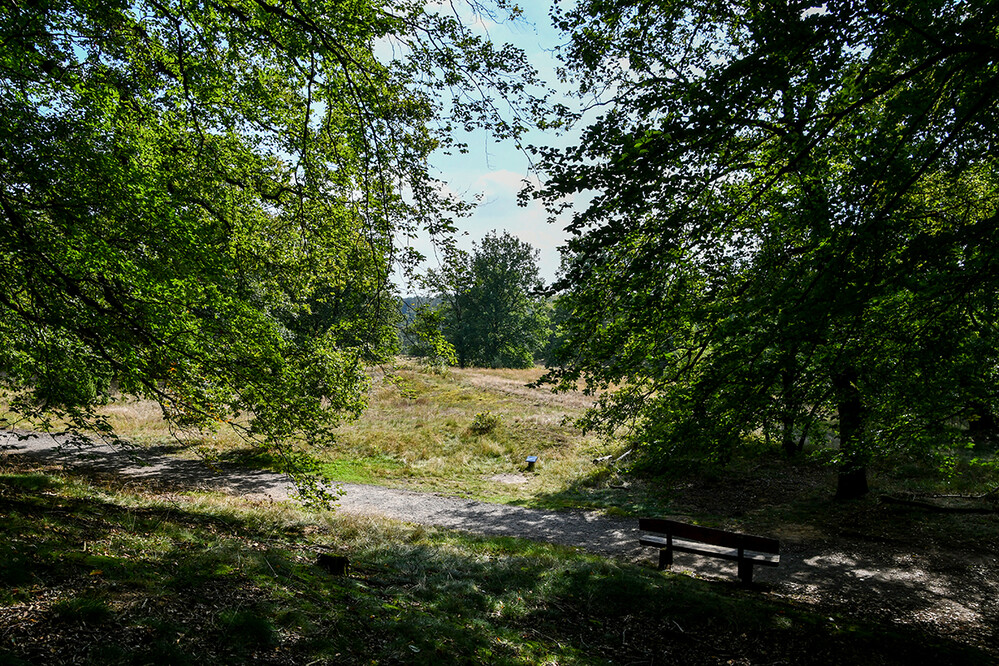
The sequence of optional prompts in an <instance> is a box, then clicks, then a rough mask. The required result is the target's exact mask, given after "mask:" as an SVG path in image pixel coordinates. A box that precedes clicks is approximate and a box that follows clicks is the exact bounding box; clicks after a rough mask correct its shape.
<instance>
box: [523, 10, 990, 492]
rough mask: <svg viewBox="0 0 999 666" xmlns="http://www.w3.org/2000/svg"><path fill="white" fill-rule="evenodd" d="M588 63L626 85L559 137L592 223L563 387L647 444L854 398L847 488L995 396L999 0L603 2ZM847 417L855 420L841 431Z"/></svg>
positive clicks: (591, 16)
mask: <svg viewBox="0 0 999 666" xmlns="http://www.w3.org/2000/svg"><path fill="white" fill-rule="evenodd" d="M557 20H558V22H559V24H560V26H561V27H562V28H563V29H564V30H567V31H568V32H569V33H570V36H571V41H570V43H569V46H568V48H567V50H566V51H565V54H564V56H565V62H566V65H567V71H568V72H569V73H571V74H572V75H573V76H575V77H576V80H577V81H578V82H579V86H580V92H581V94H583V95H589V94H593V95H596V96H597V98H598V100H599V102H600V103H601V104H606V105H607V106H608V108H609V110H607V111H606V112H605V113H604V114H603V115H602V116H600V117H599V118H598V119H596V120H595V121H594V122H593V123H592V124H590V125H589V127H587V128H586V129H585V130H584V132H583V135H582V139H581V142H580V145H579V146H577V147H576V148H574V149H570V150H566V151H553V150H548V151H543V153H544V155H543V157H544V165H545V168H546V169H548V171H549V173H550V179H549V181H548V184H547V186H546V189H545V190H544V191H543V192H542V193H541V194H542V195H543V196H545V197H546V198H547V199H548V200H549V201H550V202H552V203H553V204H557V202H558V201H560V200H561V198H562V197H565V196H566V195H568V194H573V193H576V192H582V191H585V190H595V192H596V196H595V197H594V198H593V199H592V203H591V204H590V205H589V207H588V208H587V209H586V210H584V211H582V212H579V213H577V214H576V215H575V217H574V220H573V222H572V224H571V225H570V227H569V230H570V231H571V232H572V233H573V234H574V237H573V239H572V240H571V241H570V243H569V244H568V253H567V254H568V265H569V268H568V271H567V273H566V276H565V278H564V279H563V280H562V281H561V283H560V285H559V286H560V287H561V288H562V289H563V290H565V291H566V292H567V299H568V301H569V303H570V304H571V306H572V308H573V317H572V318H571V319H570V320H569V324H568V326H569V329H570V330H569V333H568V337H567V339H566V343H565V344H564V345H563V346H562V349H561V350H560V353H559V354H558V361H559V363H560V367H558V368H556V369H554V370H553V371H552V372H551V373H550V374H549V376H548V380H549V381H551V382H553V383H554V385H555V387H556V388H557V389H570V388H573V387H575V385H576V383H577V381H578V380H580V379H583V380H585V382H586V386H587V388H588V390H590V391H592V392H596V391H603V393H602V395H601V396H600V399H599V401H598V406H597V408H596V409H595V410H594V411H592V412H591V413H590V414H589V416H588V425H589V426H591V427H607V428H615V427H618V426H620V425H624V424H632V425H634V426H635V431H634V432H635V437H636V439H637V440H638V441H639V442H640V443H641V444H642V446H643V447H644V450H645V452H646V454H647V456H646V457H647V460H649V461H651V463H652V464H659V465H663V464H666V462H667V461H668V459H669V458H670V456H671V455H672V454H675V453H677V452H679V451H681V450H684V449H687V450H694V451H697V452H698V453H699V454H701V455H707V456H709V457H712V458H714V459H716V460H724V459H726V457H727V456H728V455H730V453H731V451H732V449H733V447H734V446H736V444H737V443H738V442H739V441H740V439H741V438H743V437H746V436H749V435H751V434H754V433H759V432H762V433H764V434H765V435H767V436H769V435H771V434H773V435H776V439H777V440H778V441H779V442H780V443H781V446H782V447H783V448H784V450H785V451H787V452H788V453H789V454H793V453H794V452H796V451H798V450H800V449H801V446H802V444H803V442H804V441H805V438H806V437H807V436H808V435H809V434H811V435H813V436H817V437H824V436H826V434H825V433H824V432H823V431H824V430H826V429H827V424H830V423H836V424H838V425H837V430H836V432H835V434H836V435H837V439H838V463H839V481H840V483H839V488H838V493H837V494H838V496H840V497H842V498H851V497H856V496H859V495H862V494H864V493H865V492H867V480H866V465H867V463H868V462H869V461H870V460H871V459H872V457H873V456H877V455H888V454H889V453H890V452H892V451H897V450H899V449H906V450H911V449H913V448H915V447H917V446H918V445H925V446H926V447H929V448H934V447H946V446H949V445H952V444H953V443H954V442H955V441H958V440H963V439H964V436H965V432H964V431H963V429H962V428H960V427H959V424H960V423H961V422H962V421H963V420H967V419H969V418H974V416H975V415H974V414H973V413H972V412H974V411H977V412H978V413H979V414H981V413H983V412H985V413H988V414H994V413H995V407H996V405H997V394H996V389H995V386H996V384H995V378H996V372H997V368H999V352H997V350H999V339H997V331H999V327H997V324H999V321H997V319H996V309H995V306H994V296H993V295H994V292H995V288H996V285H997V277H999V274H997V265H999V264H997V257H999V233H997V229H996V226H997V221H999V216H997V210H999V177H997V171H996V165H995V161H994V157H993V156H992V153H993V152H994V151H993V150H992V147H993V146H994V142H995V139H996V133H995V128H996V127H997V126H999V125H997V120H999V118H997V117H996V116H997V111H999V105H997V95H999V88H997V87H996V82H997V79H999V69H997V58H999V40H997V37H996V35H997V34H999V32H997V12H996V6H995V3H960V2H952V1H948V0H927V1H925V2H899V3H888V4H885V3H864V2H853V1H845V0H844V1H833V2H826V3H822V4H819V3H811V2H797V3H759V2H737V3H714V2H699V1H695V2H684V3H678V2H676V3H674V2H664V3H648V2H639V1H631V0H618V1H613V2H597V1H596V0H594V1H592V2H589V1H585V2H582V3H580V4H579V5H578V6H577V7H576V8H574V9H572V10H571V11H568V12H565V13H561V14H559V16H558V17H557ZM829 436H832V433H830V434H829Z"/></svg>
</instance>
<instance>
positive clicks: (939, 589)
mask: <svg viewBox="0 0 999 666" xmlns="http://www.w3.org/2000/svg"><path fill="white" fill-rule="evenodd" d="M59 443H60V440H59V439H58V438H54V437H51V436H48V435H38V436H35V437H32V438H30V439H27V440H19V439H18V437H16V436H15V435H14V434H12V433H9V432H5V431H0V463H2V461H3V457H4V456H26V457H29V458H35V459H38V460H40V461H45V462H48V463H55V464H60V465H62V466H64V467H65V468H67V469H70V468H88V467H89V468H93V469H97V470H100V471H112V472H117V473H120V474H123V475H127V476H129V477H133V478H136V479H144V478H145V479H150V480H157V481H165V482H169V483H171V484H178V485H182V486H187V487H191V488H197V489H214V490H223V491H226V492H231V493H233V494H238V495H243V496H247V497H253V498H261V497H269V498H273V499H278V500H283V499H288V498H289V497H290V496H291V495H292V494H293V488H292V486H291V484H290V483H289V482H288V481H287V479H286V478H285V477H283V476H281V475H279V474H274V473H268V472H259V471H246V470H238V469H225V470H224V472H223V473H218V472H213V471H212V470H210V469H209V468H208V467H207V466H206V465H205V464H204V463H202V462H200V461H196V460H184V459H179V458H175V457H168V456H165V455H162V454H157V453H156V452H155V451H149V450H140V451H138V452H136V455H137V456H139V457H138V459H136V458H135V457H133V458H131V459H130V458H129V456H128V455H126V454H123V453H122V452H120V451H115V450H114V449H112V448H111V447H109V446H106V445H95V446H94V447H92V448H91V447H88V448H87V449H86V450H79V449H76V448H74V447H72V446H66V447H62V448H60V446H59ZM342 488H343V490H344V491H345V495H344V496H343V497H342V498H341V500H340V503H339V510H341V511H345V512H349V513H357V514H374V515H380V516H385V517H388V518H393V519H397V520H403V521H407V522H411V523H419V524H425V525H436V526H440V527H446V528H452V529H460V530H466V531H469V532H474V533H479V534H487V535H502V536H516V537H522V538H526V539H533V540H537V541H546V542H550V543H557V544H562V545H567V546H574V547H579V548H581V549H584V550H586V551H590V552H593V553H596V554H600V555H605V556H611V557H615V558H619V559H623V560H626V561H631V562H645V563H647V564H649V565H651V564H652V563H653V562H654V561H655V558H656V554H655V552H654V551H653V550H651V549H642V548H639V547H638V532H637V521H635V520H633V519H621V518H608V517H606V516H602V515H599V514H597V513H594V512H586V511H559V512H552V511H543V510H537V509H526V508H523V507H515V506H508V505H502V504H489V503H485V502H477V501H473V500H468V499H461V498H455V497H447V496H443V495H438V494H430V493H416V492H412V491H406V490H395V489H389V488H383V487H379V486H368V485H357V484H343V485H342ZM955 555H956V554H955V553H941V552H912V553H908V554H904V555H901V556H900V555H899V554H898V553H897V552H896V551H893V550H891V549H886V548H879V547H878V545H877V544H876V543H871V542H870V540H865V539H863V538H857V539H851V538H849V537H845V538H843V539H841V540H838V541H837V543H836V545H835V548H829V547H823V546H821V545H814V544H810V543H809V541H808V540H807V539H804V538H803V539H800V540H790V541H789V540H785V541H784V543H783V544H782V554H781V565H780V567H778V568H775V569H771V568H766V567H761V568H759V569H758V570H757V572H756V573H755V576H754V578H755V580H756V582H758V583H759V585H758V588H759V589H760V590H761V591H764V592H765V593H767V594H771V595H774V596H778V597H783V598H790V599H795V600H797V601H799V602H805V603H809V604H811V603H817V604H821V605H822V606H823V607H827V608H834V609H835V608H841V609H843V610H844V611H846V612H863V613H864V614H868V615H871V614H873V615H875V616H879V617H882V618H883V619H886V620H889V621H895V622H900V623H905V624H915V625H924V626H926V627H927V628H932V629H934V630H936V631H941V632H944V633H957V632H960V633H962V634H965V635H967V634H971V635H974V636H978V637H980V638H979V639H978V640H975V642H979V643H981V642H986V641H989V640H994V638H995V636H994V631H995V629H994V627H995V625H996V620H997V619H999V560H997V558H995V557H992V558H990V559H987V560H986V559H983V560H981V561H973V562H968V561H966V560H962V561H955ZM734 569H735V567H734V566H733V565H731V564H730V563H727V562H722V561H719V560H715V559H709V558H701V557H697V556H693V555H687V554H678V555H677V557H676V562H675V565H674V570H676V571H689V572H690V573H693V574H694V575H696V576H698V577H701V578H706V579H716V580H724V581H729V582H732V581H735V580H736V578H735V571H734Z"/></svg>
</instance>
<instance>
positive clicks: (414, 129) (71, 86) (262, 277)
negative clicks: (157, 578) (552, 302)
mask: <svg viewBox="0 0 999 666" xmlns="http://www.w3.org/2000/svg"><path fill="white" fill-rule="evenodd" d="M500 5H501V6H504V3H500ZM2 6H3V18H2V19H0V44H2V48H0V118H2V121H3V122H0V373H2V374H0V378H2V379H0V381H2V383H3V386H4V388H5V391H6V393H7V402H8V407H9V409H10V410H11V413H12V414H13V416H11V417H8V418H7V423H22V422H24V421H27V422H29V423H31V424H32V425H33V426H34V427H44V426H46V425H51V424H52V423H53V421H52V419H53V418H59V419H62V420H63V421H65V422H67V423H68V424H69V427H70V428H72V429H74V430H77V431H82V430H96V431H98V432H102V433H106V434H110V428H109V426H108V424H107V422H106V421H105V420H103V419H101V417H100V416H99V415H98V414H97V413H96V411H95V407H96V406H98V405H100V404H101V403H103V402H106V401H107V400H108V399H109V398H110V396H111V393H112V387H116V388H118V389H120V390H121V391H123V392H127V393H135V394H141V395H144V396H149V397H152V398H155V399H156V400H158V401H159V403H160V405H161V406H162V408H163V411H164V415H165V416H166V417H167V418H168V419H170V420H171V421H172V422H173V423H175V424H177V425H181V426H185V427H195V428H212V427H216V426H217V424H219V423H223V422H226V423H230V424H232V425H233V426H234V427H238V428H241V429H243V431H244V432H245V434H247V435H248V436H249V437H251V438H252V439H254V440H256V441H259V442H261V443H263V444H264V445H266V446H274V447H277V448H278V451H279V452H284V453H288V452H289V451H290V450H291V447H290V443H291V442H292V441H293V440H296V439H302V440H305V441H307V442H310V443H316V442H321V441H323V440H324V439H326V438H328V436H329V428H330V426H331V425H332V424H333V423H335V422H336V421H337V420H338V419H339V418H341V417H342V416H344V415H351V414H356V413H358V412H359V410H361V409H362V407H363V404H364V395H365V385H366V377H365V373H364V365H365V364H366V363H370V362H372V361H376V360H378V359H381V358H384V357H385V355H386V354H387V353H389V352H390V351H391V350H392V348H393V347H392V345H393V344H394V343H393V341H394V340H395V334H394V327H393V325H392V324H393V322H392V321H389V320H387V319H386V317H387V316H388V314H387V313H390V312H392V311H393V308H391V307H386V305H385V304H386V302H387V301H388V299H389V298H390V293H389V292H390V286H389V280H388V276H389V272H390V270H391V268H392V265H393V262H397V261H399V260H400V258H401V257H400V254H399V253H397V252H396V247H395V245H394V242H395V239H396V238H398V237H401V236H405V235H412V234H414V233H417V232H419V231H420V230H421V229H426V230H427V232H428V233H431V234H441V233H446V232H448V230H449V229H452V228H453V227H452V225H451V219H453V217H454V216H455V215H457V214H460V212H461V210H462V209H463V208H464V204H462V203H461V202H457V201H451V200H448V199H445V198H443V197H442V196H441V195H440V194H439V192H440V190H441V188H439V187H438V183H436V181H434V179H433V178H431V177H430V176H429V175H428V167H427V163H426V158H427V156H428V155H429V153H430V152H431V151H432V150H434V149H436V148H439V147H440V148H448V147H449V146H451V147H454V146H456V145H457V144H455V142H454V141H453V140H452V139H451V138H450V136H451V134H450V130H451V124H452V122H453V121H454V120H457V122H461V123H462V124H464V125H466V126H474V125H482V126H491V127H493V128H494V129H495V130H496V133H497V134H498V135H499V136H515V135H517V134H518V133H519V132H520V131H521V130H522V129H523V124H522V123H521V122H520V120H519V118H518V117H516V116H514V117H508V118H503V117H500V115H499V109H498V106H497V104H495V103H493V102H492V101H491V98H490V97H489V95H488V94H484V95H482V96H477V95H476V94H474V92H473V91H475V90H486V91H489V90H492V91H495V92H496V93H497V95H500V96H503V97H504V98H505V99H507V100H508V101H510V102H511V103H512V104H513V105H514V107H513V108H514V109H516V108H518V107H517V105H518V104H520V100H522V99H523V92H524V90H525V85H526V84H527V83H529V81H530V80H531V73H530V69H529V67H527V66H526V64H525V63H524V61H523V58H522V55H521V54H520V53H519V52H517V51H515V50H513V49H510V48H504V49H496V48H494V47H493V46H492V45H491V44H490V43H489V42H488V41H486V40H485V39H481V38H478V37H476V36H475V35H474V34H472V33H471V32H470V31H469V29H468V28H466V27H464V26H463V25H462V23H461V22H460V21H458V20H457V19H456V18H455V17H454V16H452V15H448V14H446V13H442V12H434V11H427V10H425V9H424V7H423V3H418V2H408V1H406V2H396V3H382V2H379V1H377V0H361V1H359V2H352V3H350V5H349V7H348V6H347V5H344V4H343V3H339V2H329V1H327V0H306V1H302V2H299V1H298V0H289V1H284V0H275V1H273V2H272V1H271V0H218V1H212V2H206V3H189V2H183V1H181V0H137V1H135V2H124V1H112V2H101V3H92V2H84V1H82V0H28V1H26V2H17V1H15V0H4V1H3V3H2ZM473 6H475V7H478V6H479V5H478V3H473ZM512 11H514V13H515V10H512ZM389 53H391V55H384V56H383V57H379V55H380V54H389ZM445 107H446V108H447V110H449V111H450V112H451V113H453V115H452V116H447V115H442V110H443V109H444V108H445ZM449 117H450V118H452V119H454V120H449V119H448V118H449ZM459 147H460V146H459ZM247 413H248V414H250V415H251V418H250V420H249V421H242V420H239V419H238V417H239V415H240V414H247ZM288 459H289V460H291V458H288Z"/></svg>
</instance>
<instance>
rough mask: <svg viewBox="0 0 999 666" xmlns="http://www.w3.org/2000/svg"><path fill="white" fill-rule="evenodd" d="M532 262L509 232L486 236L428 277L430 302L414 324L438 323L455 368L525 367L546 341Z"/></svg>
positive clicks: (534, 253)
mask: <svg viewBox="0 0 999 666" xmlns="http://www.w3.org/2000/svg"><path fill="white" fill-rule="evenodd" d="M538 256H539V251H538V250H537V249H535V248H534V247H532V246H531V244H530V243H527V242H525V241H522V240H520V239H519V238H517V237H516V236H514V235H512V234H510V233H509V232H506V231H504V232H503V233H502V234H497V233H496V232H495V231H493V232H491V233H488V234H486V236H485V237H484V238H483V239H482V242H481V243H479V244H477V245H476V246H475V247H474V248H473V250H472V252H471V253H465V252H456V253H454V254H452V255H451V257H450V259H449V260H448V261H446V262H445V265H444V266H443V267H442V268H441V270H439V271H431V272H430V273H429V275H428V276H427V284H428V287H429V288H430V290H431V292H432V293H434V294H435V296H436V298H435V299H434V300H433V301H432V305H429V306H424V307H429V308H430V310H432V312H427V313H425V314H424V315H423V316H422V317H420V318H419V321H424V322H425V321H429V320H435V321H438V322H439V323H440V326H441V330H442V333H443V335H444V337H445V338H446V340H447V341H448V342H449V343H450V344H451V346H452V347H453V349H454V354H455V360H456V362H457V363H458V365H460V366H461V367H467V366H480V367H502V368H528V367H531V366H532V365H534V362H535V357H536V355H538V354H539V352H540V351H541V350H542V348H543V347H544V344H545V342H546V340H547V335H548V314H547V313H548V308H547V307H546V304H545V301H544V299H543V298H542V297H541V295H540V292H541V289H542V288H543V286H544V285H543V282H542V280H541V278H540V277H539V275H538Z"/></svg>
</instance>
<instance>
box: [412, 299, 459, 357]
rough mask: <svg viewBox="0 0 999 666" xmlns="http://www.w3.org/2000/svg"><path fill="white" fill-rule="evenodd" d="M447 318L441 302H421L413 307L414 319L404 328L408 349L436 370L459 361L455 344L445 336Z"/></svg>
mask: <svg viewBox="0 0 999 666" xmlns="http://www.w3.org/2000/svg"><path fill="white" fill-rule="evenodd" d="M446 318H447V312H446V311H445V309H444V308H442V307H441V306H440V304H439V303H438V304H434V303H433V302H426V303H420V304H418V305H416V306H415V307H414V308H413V319H412V321H410V322H409V323H408V324H407V325H406V326H405V327H404V328H403V337H404V338H405V339H406V340H407V341H408V343H409V345H408V348H407V351H408V352H409V353H410V354H412V355H413V356H416V357H417V358H420V359H422V360H423V362H424V364H425V365H426V366H427V367H429V368H431V369H434V370H436V371H443V369H444V368H447V367H449V366H452V365H457V363H458V356H457V354H456V353H455V350H454V345H453V344H451V342H450V341H448V339H447V338H446V337H444V326H445V321H446Z"/></svg>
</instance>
